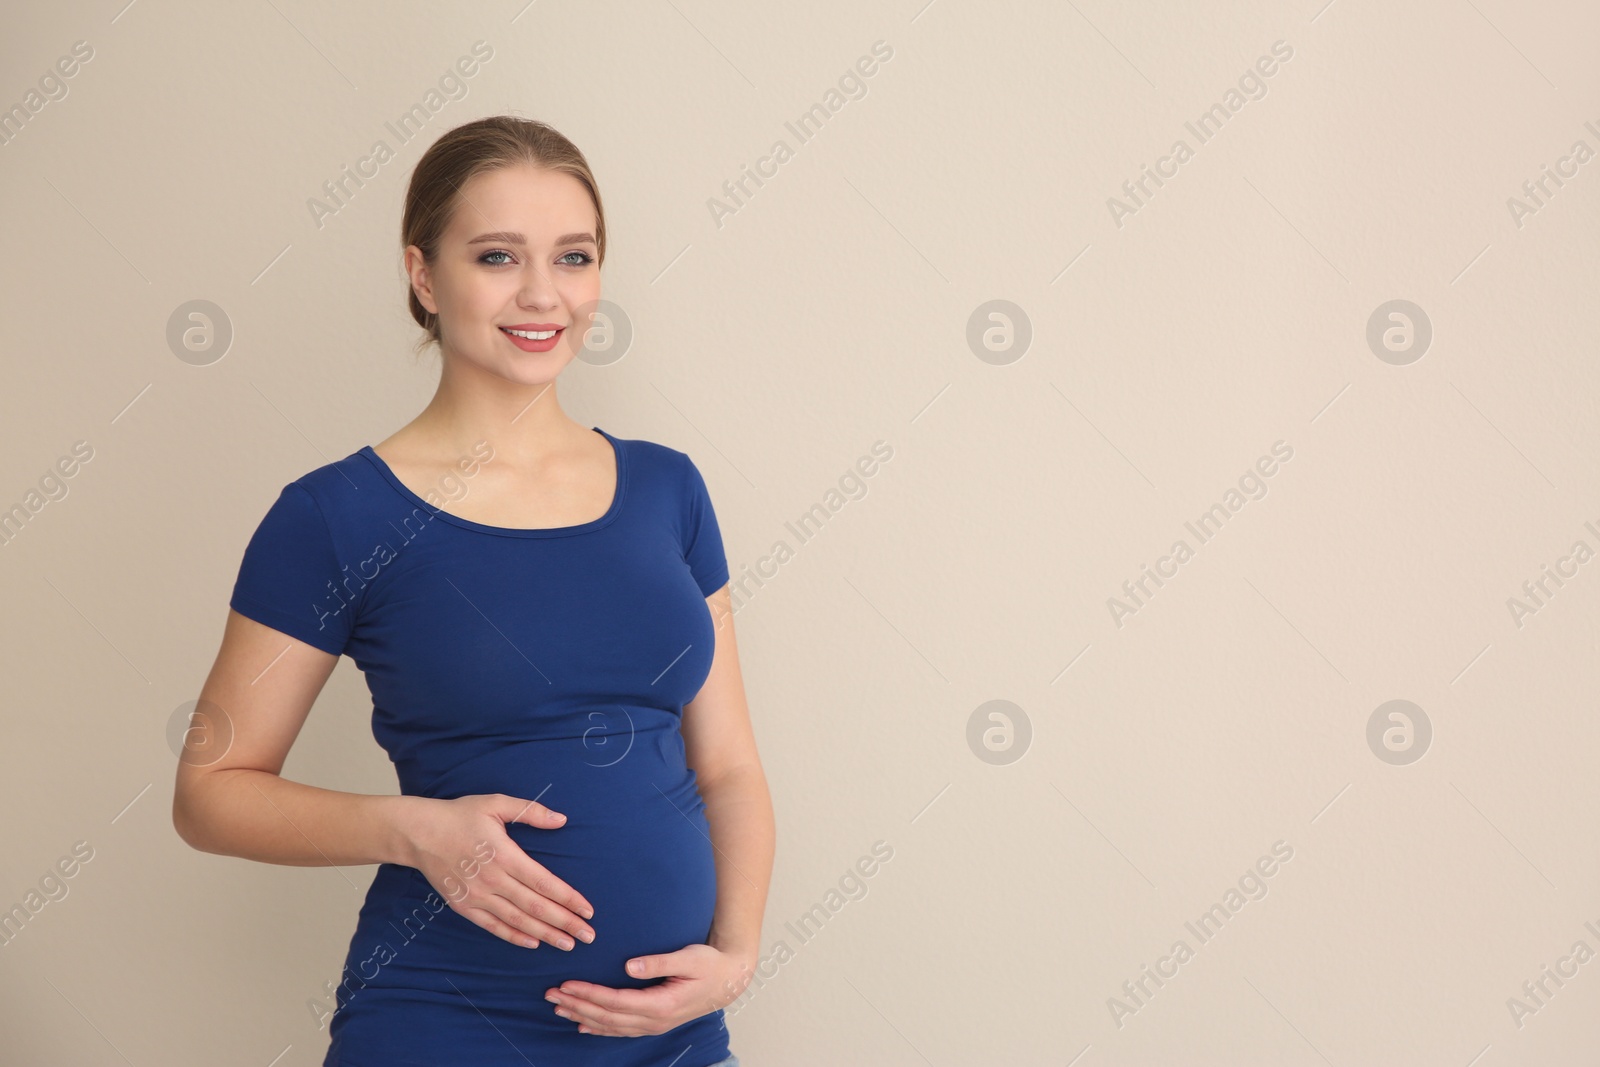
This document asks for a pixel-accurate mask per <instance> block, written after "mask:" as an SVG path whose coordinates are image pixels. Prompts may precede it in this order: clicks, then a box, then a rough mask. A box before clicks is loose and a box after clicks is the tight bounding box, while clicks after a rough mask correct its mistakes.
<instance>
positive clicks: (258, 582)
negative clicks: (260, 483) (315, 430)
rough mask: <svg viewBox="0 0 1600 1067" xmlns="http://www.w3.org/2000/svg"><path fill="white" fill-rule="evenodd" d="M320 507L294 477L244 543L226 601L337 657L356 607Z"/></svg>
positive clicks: (252, 617)
mask: <svg viewBox="0 0 1600 1067" xmlns="http://www.w3.org/2000/svg"><path fill="white" fill-rule="evenodd" d="M343 577H344V575H343V573H342V571H341V568H340V566H339V560H338V554H337V553H336V552H335V550H334V545H333V537H332V534H331V533H330V532H329V530H328V524H327V521H326V520H325V519H324V518H323V515H322V509H321V508H320V507H318V506H317V502H316V499H315V498H313V497H312V495H311V493H310V491H309V490H307V489H306V488H305V487H304V486H302V485H299V484H297V483H295V482H290V483H289V484H288V485H286V486H284V487H283V491H282V492H281V493H279V494H278V499H277V500H276V501H275V502H274V503H273V505H272V507H271V508H269V509H268V510H267V514H266V516H265V517H264V518H262V520H261V524H260V525H259V526H257V527H256V532H255V533H254V534H253V535H252V536H251V538H250V543H249V545H247V546H246V547H245V550H244V559H243V561H242V562H241V563H240V565H239V576H238V578H237V579H236V580H235V581H234V585H233V596H232V598H231V599H230V600H229V602H228V606H229V607H231V608H233V610H234V611H237V612H238V613H239V614H240V615H244V616H246V617H247V618H251V619H254V620H255V621H256V622H259V623H261V624H262V625H264V626H270V627H272V628H273V629H274V630H277V631H279V632H280V633H285V634H288V635H289V636H290V637H295V638H298V639H300V640H301V641H304V642H305V643H306V644H308V645H311V646H313V647H315V648H320V649H322V651H324V652H329V653H332V654H333V655H335V656H337V655H339V654H341V653H342V652H343V651H344V647H345V644H346V642H347V641H348V640H349V638H350V630H351V617H352V615H353V614H354V612H355V608H354V606H353V604H352V603H351V602H350V597H351V594H350V593H349V592H348V591H347V590H346V588H345V587H344V585H342V584H341V582H342V579H343Z"/></svg>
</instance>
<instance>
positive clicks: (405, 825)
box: [374, 794, 426, 867]
mask: <svg viewBox="0 0 1600 1067" xmlns="http://www.w3.org/2000/svg"><path fill="white" fill-rule="evenodd" d="M374 799H375V800H379V801H381V802H382V803H381V804H380V805H379V806H378V818H379V821H380V823H381V824H382V826H383V840H384V842H385V845H384V850H383V851H384V855H385V856H386V857H387V858H386V859H385V860H384V862H385V863H393V864H397V865H399V866H401V867H415V866H416V865H417V862H416V861H417V847H416V843H415V842H414V841H413V840H412V838H411V827H412V826H414V825H415V821H414V818H413V816H414V814H415V811H416V805H417V801H419V800H425V799H426V798H425V797H414V796H408V795H406V794H400V795H398V796H383V797H375V798H374Z"/></svg>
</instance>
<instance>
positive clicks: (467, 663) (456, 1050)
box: [230, 427, 729, 1067]
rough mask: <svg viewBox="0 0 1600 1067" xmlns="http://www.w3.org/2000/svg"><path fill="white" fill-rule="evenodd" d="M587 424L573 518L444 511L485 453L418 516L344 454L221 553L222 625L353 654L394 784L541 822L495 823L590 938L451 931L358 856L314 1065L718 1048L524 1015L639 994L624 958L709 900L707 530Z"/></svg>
mask: <svg viewBox="0 0 1600 1067" xmlns="http://www.w3.org/2000/svg"><path fill="white" fill-rule="evenodd" d="M594 429H595V432H597V433H599V434H601V435H602V436H604V437H605V438H606V440H607V441H608V442H610V444H611V445H612V448H613V449H614V451H615V455H616V468H617V487H616V494H615V496H614V498H613V499H612V502H611V506H610V508H609V509H608V510H607V511H606V513H605V514H604V515H602V516H601V517H600V518H598V519H595V520H594V521H592V522H586V523H582V524H580V525H577V526H564V527H556V528H550V529H512V528H507V527H499V526H487V525H484V524H482V523H477V522H472V521H470V520H467V519H464V518H460V517H458V516H456V515H454V514H451V513H450V512H449V511H448V510H443V509H447V508H449V507H450V501H451V500H453V499H460V498H461V497H462V496H463V495H464V494H466V493H470V489H471V484H472V475H473V474H474V473H476V471H477V469H478V465H479V464H480V463H482V462H485V461H487V462H493V460H492V458H488V457H487V456H486V455H485V453H488V452H489V450H488V449H487V448H486V447H485V448H484V449H482V452H480V454H478V455H474V456H469V457H466V458H464V459H463V461H462V462H461V463H460V464H459V468H460V472H461V473H460V475H459V476H457V475H455V474H454V473H452V476H451V478H450V479H448V480H447V483H445V484H441V485H439V486H438V487H437V489H438V494H437V496H436V497H434V500H435V502H434V503H430V502H429V500H426V499H423V497H421V496H418V495H417V494H416V493H414V492H413V491H411V490H410V489H408V488H406V486H405V485H404V484H403V483H402V482H401V481H400V480H399V479H398V478H397V477H396V476H395V474H394V472H393V471H391V470H390V469H389V467H388V465H387V464H386V463H384V461H383V460H382V459H381V458H380V457H379V456H378V455H377V453H376V452H374V451H373V450H372V448H371V447H370V446H364V447H362V448H361V449H359V450H358V451H356V452H353V453H351V454H350V455H349V456H346V457H345V458H344V459H341V460H339V461H337V462H334V463H330V464H327V465H325V466H322V467H319V468H317V469H316V470H314V471H311V472H310V473H308V474H306V475H304V476H302V477H300V478H298V479H296V480H295V481H293V482H291V483H289V484H288V485H286V486H284V488H283V491H282V493H281V494H280V495H279V497H278V499H277V501H276V502H275V503H274V504H273V505H272V507H271V509H270V510H269V511H268V512H267V514H266V517H265V518H263V519H262V520H261V524H260V526H259V527H258V528H257V530H256V532H255V534H254V536H253V537H251V539H250V543H249V546H248V547H247V548H246V550H245V553H244V559H243V562H242V564H241V566H240V568H239V574H238V580H237V582H236V583H235V585H234V590H233V596H232V599H231V601H230V605H231V607H232V608H233V609H234V610H235V611H237V612H239V613H240V614H241V615H245V616H248V617H249V618H252V619H255V620H256V621H258V622H261V623H263V624H265V625H267V626H270V627H272V628H273V629H275V630H278V631H280V632H282V633H285V634H288V635H290V636H291V637H295V638H298V639H300V640H301V641H304V642H306V643H307V644H310V645H313V646H315V647H317V648H319V649H322V650H323V651H325V652H330V653H333V654H335V655H338V654H344V655H348V656H350V658H351V659H353V660H354V661H355V663H356V666H357V667H359V668H360V670H361V672H362V674H363V675H365V677H366V681H367V688H368V689H369V690H370V691H371V694H372V732H373V736H374V737H375V738H376V739H377V741H378V743H379V744H380V745H381V746H382V747H383V748H384V749H385V751H387V752H388V754H389V756H390V758H391V759H392V760H393V761H394V765H395V770H396V773H397V776H398V778H399V785H400V791H401V792H402V793H405V794H408V795H415V796H424V797H437V798H445V799H449V798H455V797H461V796H467V795H472V794H482V793H505V794H509V795H510V796H513V797H518V798H521V799H524V800H538V801H539V802H540V803H542V804H545V805H548V806H549V807H551V808H554V809H555V810H557V811H560V812H564V813H565V814H566V816H567V822H566V824H565V825H563V826H562V827H560V828H559V829H555V830H539V829H535V828H534V827H531V826H527V825H524V824H521V823H510V824H507V826H506V830H507V833H508V834H509V836H510V837H511V839H512V841H513V842H515V844H516V845H517V846H518V847H520V848H521V849H522V850H523V851H525V852H526V853H527V854H528V855H529V856H531V857H532V858H533V859H535V860H536V861H538V862H539V863H541V864H543V865H544V866H545V867H546V868H548V869H549V870H550V871H551V872H552V873H553V874H555V875H556V876H557V877H559V878H561V879H562V880H563V881H565V882H567V884H569V885H571V886H572V887H573V888H574V889H576V890H577V891H578V892H580V893H582V894H583V895H584V897H585V898H587V899H588V900H589V902H590V903H591V904H593V905H594V909H595V914H594V918H593V919H591V920H589V924H590V925H591V926H592V927H593V928H594V930H595V940H594V942H593V943H592V944H585V943H584V942H582V941H579V942H577V945H576V947H575V948H574V949H572V950H571V951H570V952H569V951H563V950H561V949H559V948H556V947H554V946H552V945H548V944H542V945H540V946H539V947H538V948H537V949H527V948H523V947H521V946H518V945H513V944H511V943H509V942H507V941H504V940H502V939H501V938H499V937H497V936H495V935H493V934H491V933H489V932H488V931H487V930H484V929H483V928H481V927H479V926H478V925H477V924H475V923H473V922H471V921H470V920H468V919H466V918H464V917H462V916H460V915H458V914H456V912H455V911H454V910H452V909H451V908H449V907H448V906H446V905H445V904H444V902H443V900H442V898H440V897H439V895H438V894H436V893H434V891H433V889H432V887H431V886H430V885H429V884H428V881H427V879H425V878H424V877H423V876H422V873H421V872H420V871H418V870H415V869H414V868H411V867H404V866H398V865H394V864H381V865H380V866H379V868H378V872H377V875H376V877H375V878H374V880H373V883H372V887H371V888H370V889H369V890H368V893H367V896H366V900H365V902H364V904H363V906H362V908H361V912H360V916H359V918H358V922H357V929H356V933H355V936H354V937H353V938H352V940H351V943H350V949H349V953H348V955H347V958H346V961H345V970H344V973H343V975H342V976H341V979H342V980H341V982H340V984H339V987H338V991H337V1004H338V1010H337V1011H336V1012H335V1013H334V1014H333V1016H332V1018H331V1020H330V1021H329V1028H330V1033H331V1037H332V1043H331V1046H330V1048H329V1051H328V1058H327V1059H326V1060H325V1064H327V1065H328V1067H332V1065H336V1064H338V1065H346V1067H352V1065H353V1067H379V1065H382V1067H396V1065H400V1064H426V1065H428V1067H446V1065H450V1064H458V1063H459V1064H472V1065H473V1067H493V1065H497V1064H506V1065H508V1067H510V1065H516V1067H526V1064H527V1063H528V1062H530V1061H531V1062H533V1063H538V1064H552V1063H584V1064H592V1065H595V1067H647V1065H648V1067H655V1065H659V1067H667V1065H668V1064H671V1065H673V1067H708V1065H711V1064H715V1063H717V1062H718V1061H720V1060H723V1059H726V1058H727V1056H728V1054H729V1053H728V1037H727V1031H726V1028H725V1027H724V1025H723V1013H722V1012H721V1011H716V1012H712V1013H710V1014H708V1015H703V1016H701V1017H699V1018H697V1019H693V1020H691V1021H689V1022H687V1023H685V1024H683V1025H682V1026H679V1027H677V1028H676V1029H674V1030H671V1031H669V1032H667V1033H666V1034H662V1035H657V1036H652V1037H641V1038H615V1037H602V1036H597V1035H591V1034H579V1033H578V1032H577V1024H576V1023H575V1022H572V1021H569V1020H566V1019H562V1018H561V1017H559V1016H557V1015H556V1014H555V1013H554V1007H555V1006H554V1005H552V1004H550V1003H549V1002H548V1001H546V1000H545V999H544V995H545V990H546V989H548V988H550V987H551V986H557V985H559V984H560V983H561V982H563V981H566V980H569V979H577V980H580V981H587V982H594V983H598V984H601V985H606V986H611V987H614V988H635V989H637V988H643V987H647V986H650V985H654V984H657V982H659V981H660V980H659V979H648V980H641V979H635V978H632V977H630V976H629V975H628V974H627V973H626V972H625V971H624V970H623V965H624V963H625V962H626V961H627V960H628V959H630V958H631V957H633V956H637V955H643V954H652V953H662V952H672V951H675V950H677V949H680V948H683V947H685V946H686V945H692V944H700V943H704V942H705V940H706V938H707V935H708V934H709V931H710V926H711V920H712V915H713V910H714V908H715V904H716V868H715V864H714V853H713V850H712V847H711V839H710V832H709V827H708V825H707V822H706V818H705V808H704V804H703V803H702V800H701V797H700V794H699V791H698V787H697V784H696V779H695V773H694V771H693V770H692V769H691V768H689V767H688V766H687V765H686V762H685V750H684V744H683V734H682V732H681V729H680V725H681V721H682V715H683V706H684V704H685V703H687V702H688V701H690V700H692V699H693V698H694V696H695V694H696V693H698V692H699V691H700V688H701V686H702V685H703V684H704V683H705V680H706V678H707V676H708V675H709V673H710V670H711V658H712V653H713V651H714V648H715V632H714V624H713V620H712V617H711V612H710V609H709V607H708V606H707V604H706V601H705V598H706V597H708V596H710V595H711V594H712V593H714V592H716V591H717V590H718V589H720V588H722V586H723V585H725V584H726V583H727V580H728V565H727V560H726V557H725V555H724V552H723V545H722V536H721V533H720V531H719V529H718V526H717V519H716V514H715V512H714V511H713V509H712V506H711V500H710V497H709V495H708V493H707V491H706V486H705V482H704V480H703V479H702V478H701V476H700V472H699V470H697V469H696V467H695V465H694V463H693V461H691V460H690V459H689V457H688V456H687V455H685V454H684V453H682V452H679V451H676V450H675V449H671V448H668V447H666V446H664V445H659V444H655V443H652V442H650V441H644V440H628V439H619V438H616V437H613V436H612V435H611V434H609V433H606V431H604V430H601V429H600V428H599V427H595V428H594ZM430 496H432V494H430ZM473 845H474V843H473V842H463V849H464V858H466V857H468V856H469V855H470V853H471V851H472V847H473Z"/></svg>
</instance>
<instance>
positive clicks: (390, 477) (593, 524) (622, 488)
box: [356, 426, 628, 537]
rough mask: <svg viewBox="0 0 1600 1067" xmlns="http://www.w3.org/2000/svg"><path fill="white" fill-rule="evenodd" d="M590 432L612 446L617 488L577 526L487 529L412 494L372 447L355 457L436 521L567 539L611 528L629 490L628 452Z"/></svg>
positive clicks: (612, 440) (499, 533)
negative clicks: (599, 510) (593, 514)
mask: <svg viewBox="0 0 1600 1067" xmlns="http://www.w3.org/2000/svg"><path fill="white" fill-rule="evenodd" d="M590 429H591V430H593V431H594V432H595V433H597V434H599V435H600V436H601V437H604V438H605V439H606V441H607V442H609V443H610V445H611V451H612V454H613V455H614V457H615V463H616V467H617V488H616V490H615V492H613V493H612V495H611V506H610V507H609V508H607V509H606V512H605V514H604V515H601V516H600V517H599V518H598V519H591V520H590V521H588V522H582V523H579V524H578V525H576V526H544V527H538V528H527V529H519V528H518V527H515V526H490V525H488V524H487V523H482V522H473V521H472V520H471V519H465V518H462V517H461V516H460V515H456V514H453V513H451V512H448V511H445V510H444V509H443V508H439V507H435V506H434V505H433V504H430V503H428V501H427V500H426V499H424V498H423V497H421V496H419V495H418V494H417V493H414V492H412V490H411V489H410V488H409V487H408V486H407V485H406V483H405V482H402V481H401V480H400V477H399V476H398V475H397V474H395V472H394V471H393V469H391V468H390V466H389V464H388V463H387V462H385V461H384V458H383V457H382V456H380V455H378V453H377V451H376V450H375V449H374V448H373V447H372V446H371V445H362V446H361V447H360V448H359V449H357V450H356V454H357V455H359V456H364V457H366V459H367V461H368V462H369V463H371V464H372V465H373V467H375V468H376V469H377V471H378V473H379V474H381V475H383V477H384V480H385V481H387V482H388V483H389V484H390V485H391V486H392V487H393V488H394V490H395V491H396V492H397V493H399V494H400V495H401V496H403V497H405V498H406V500H408V501H410V502H411V503H412V504H414V505H416V506H417V507H420V508H422V509H424V510H426V511H427V512H428V513H429V514H431V515H433V516H434V517H435V518H440V519H444V520H445V521H446V522H448V523H450V524H451V525H453V526H459V527H461V528H462V529H465V530H476V531H477V532H479V533H486V534H495V535H497V536H500V537H570V536H572V535H573V534H581V533H589V532H591V531H593V530H598V529H600V528H601V527H603V526H607V525H610V523H611V521H612V520H613V519H615V518H616V517H617V513H618V512H620V511H621V510H622V498H623V497H624V496H625V495H626V494H627V489H628V450H627V449H625V448H623V447H622V442H621V441H619V440H617V439H616V438H615V437H612V436H611V435H610V434H609V433H606V431H604V430H602V429H601V428H600V427H598V426H591V427H590Z"/></svg>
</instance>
